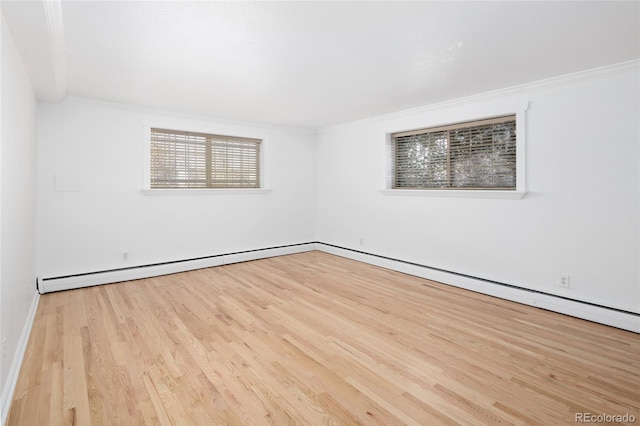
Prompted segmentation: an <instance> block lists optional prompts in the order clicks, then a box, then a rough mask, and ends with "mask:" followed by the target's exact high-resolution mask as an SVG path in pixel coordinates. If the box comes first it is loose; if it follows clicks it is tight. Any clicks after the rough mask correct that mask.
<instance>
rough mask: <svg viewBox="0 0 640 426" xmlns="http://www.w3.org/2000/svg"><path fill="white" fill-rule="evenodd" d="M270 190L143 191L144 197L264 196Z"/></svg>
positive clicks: (178, 189) (179, 189) (176, 189)
mask: <svg viewBox="0 0 640 426" xmlns="http://www.w3.org/2000/svg"><path fill="white" fill-rule="evenodd" d="M268 192H271V189H270V188H207V189H204V188H203V189H182V188H174V189H143V190H142V193H143V194H144V195H214V194H217V195H222V194H266V193H268Z"/></svg>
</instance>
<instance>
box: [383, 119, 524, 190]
mask: <svg viewBox="0 0 640 426" xmlns="http://www.w3.org/2000/svg"><path fill="white" fill-rule="evenodd" d="M391 149H392V170H391V180H392V182H391V187H392V188H393V189H436V190H437V189H447V190H507V191H508V190H516V183H517V182H516V116H515V115H508V116H504V117H496V118H491V119H485V120H478V121H470V122H465V123H459V124H454V125H449V126H441V127H433V128H428V129H422V130H416V131H410V132H401V133H394V134H392V135H391Z"/></svg>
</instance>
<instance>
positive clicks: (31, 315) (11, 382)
mask: <svg viewBox="0 0 640 426" xmlns="http://www.w3.org/2000/svg"><path fill="white" fill-rule="evenodd" d="M39 301H40V294H38V293H35V294H34V296H33V300H32V301H31V307H30V308H29V312H28V313H27V320H26V321H25V323H24V327H23V328H22V333H21V334H20V339H19V340H18V347H17V348H16V353H15V356H14V357H13V362H12V363H11V369H9V374H8V375H7V381H6V383H5V386H4V389H2V400H0V412H2V422H1V423H0V424H2V425H4V424H5V423H6V421H7V417H8V415H9V409H10V408H11V401H12V400H13V394H14V392H15V390H16V385H17V383H18V374H19V373H20V367H22V361H23V360H24V355H25V353H26V351H27V344H28V343H29V336H30V335H31V329H32V328H33V322H34V320H35V318H36V312H37V311H38V302H39Z"/></svg>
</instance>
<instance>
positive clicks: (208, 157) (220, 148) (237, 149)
mask: <svg viewBox="0 0 640 426" xmlns="http://www.w3.org/2000/svg"><path fill="white" fill-rule="evenodd" d="M261 143H262V141H261V140H260V139H250V138H239V137H234V136H222V135H211V134H206V133H194V132H184V131H178V130H166V129H156V128H152V129H151V159H150V163H151V164H150V187H151V189H163V188H183V189H188V188H200V189H202V188H260V145H261Z"/></svg>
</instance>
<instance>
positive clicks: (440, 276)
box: [316, 243, 640, 333]
mask: <svg viewBox="0 0 640 426" xmlns="http://www.w3.org/2000/svg"><path fill="white" fill-rule="evenodd" d="M316 249H317V250H320V251H323V252H325V253H330V254H335V255H337V256H341V257H346V258H348V259H353V260H357V261H360V262H364V263H369V264H371V265H376V266H380V267H382V268H386V269H391V270H393V271H398V272H402V273H405V274H410V275H414V276H417V277H420V278H425V279H429V280H433V281H438V282H440V283H443V284H448V285H452V286H454V287H459V288H464V289H466V290H471V291H475V292H477V293H482V294H487V295H489V296H494V297H499V298H501V299H506V300H510V301H512V302H518V303H522V304H524V305H529V306H534V307H537V308H542V309H547V310H549V311H553V312H558V313H561V314H565V315H570V316H573V317H577V318H581V319H585V320H589V321H593V322H597V323H600V324H605V325H610V326H612V327H617V328H621V329H623V330H628V331H633V332H635V333H640V316H638V315H633V314H631V313H625V312H620V311H618V310H614V309H613V308H612V309H608V308H605V307H600V306H593V305H590V304H588V303H582V302H580V301H573V300H567V299H563V298H560V297H555V296H553V295H549V294H542V293H537V292H534V291H528V290H526V289H518V288H513V287H508V286H500V285H497V284H493V283H490V282H486V281H483V280H480V279H475V278H472V277H465V276H460V275H457V274H454V273H450V272H445V271H438V270H434V269H430V268H427V267H423V266H419V265H412V264H408V263H404V262H401V261H398V260H392V259H385V258H381V257H378V256H375V255H370V254H367V253H361V252H356V251H352V250H348V249H343V248H338V247H333V246H329V245H326V244H323V243H316Z"/></svg>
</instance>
